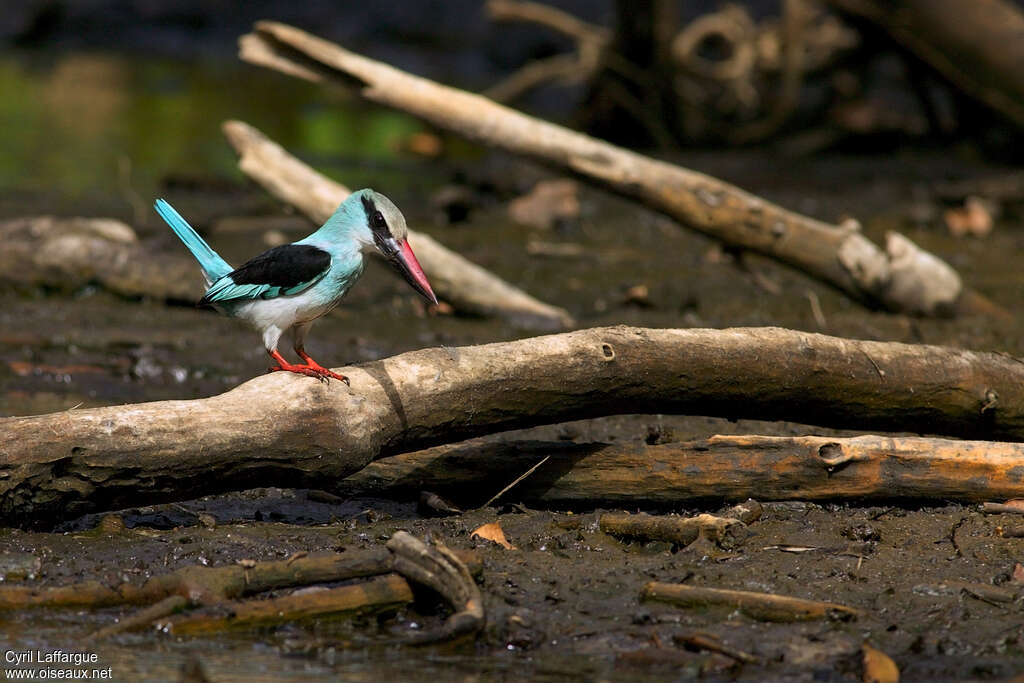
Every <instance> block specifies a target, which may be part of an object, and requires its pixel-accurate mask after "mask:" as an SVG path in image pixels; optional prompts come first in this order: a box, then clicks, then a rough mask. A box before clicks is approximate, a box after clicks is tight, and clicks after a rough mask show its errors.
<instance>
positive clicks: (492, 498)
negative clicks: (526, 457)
mask: <svg viewBox="0 0 1024 683" xmlns="http://www.w3.org/2000/svg"><path fill="white" fill-rule="evenodd" d="M550 457H551V456H550V455H545V456H544V457H543V458H541V459H540V461H539V462H538V463H537V464H536V465H534V466H533V467H531V468H530V469H528V470H526V471H525V472H523V473H522V474H521V475H520V476H519V477H517V478H516V480H515V481H513V482H512V483H511V484H509V485H508V486H506V487H505V488H503V489H502V490H500V491H498V492H497V493H495V494H494V495H493V496H491V498H490V500H488V501H487V502H486V503H484V504H483V505H482V506H481V507H490V505H491V503H493V502H494V501H496V500H498V499H499V498H501V497H502V496H503V495H504V494H505V493H506V492H508V490H509V489H511V488H512V487H513V486H515V485H516V484H518V483H519V482H521V481H522V480H523V479H526V478H527V477H528V476H530V475H531V474H533V473H534V472H536V471H537V468H538V467H540V466H541V465H543V464H544V463H546V462H547V461H548V458H550Z"/></svg>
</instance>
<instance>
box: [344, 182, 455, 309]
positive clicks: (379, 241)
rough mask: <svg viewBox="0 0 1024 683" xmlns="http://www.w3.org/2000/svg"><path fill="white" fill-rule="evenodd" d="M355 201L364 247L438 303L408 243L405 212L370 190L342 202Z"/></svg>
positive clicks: (353, 211)
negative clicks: (371, 249)
mask: <svg viewBox="0 0 1024 683" xmlns="http://www.w3.org/2000/svg"><path fill="white" fill-rule="evenodd" d="M349 202H352V203H353V204H354V203H355V202H358V205H356V206H354V207H353V210H352V214H354V215H355V216H356V217H357V220H359V221H360V222H361V223H362V225H361V226H360V230H359V231H358V232H359V235H360V241H361V242H363V243H364V245H365V246H366V247H367V248H375V249H377V251H379V252H380V253H381V254H382V255H383V256H384V258H386V259H387V261H388V263H390V264H391V266H392V267H393V268H394V269H395V270H397V271H398V272H399V273H400V274H401V275H402V277H404V278H405V280H406V282H408V283H409V284H410V285H412V288H413V289H415V290H416V291H417V292H419V293H420V294H422V295H423V298H425V299H426V300H427V301H429V302H431V303H432V304H437V297H436V296H434V290H432V289H431V288H430V282H428V281H427V276H426V275H424V274H423V269H422V268H421V267H420V263H419V261H417V260H416V254H414V253H413V251H412V247H410V246H409V240H408V234H409V228H408V227H406V225H405V216H403V215H402V212H401V211H399V210H398V207H397V206H395V205H394V203H393V202H392V201H391V200H390V199H388V198H387V197H385V196H384V195H382V194H380V193H379V192H374V191H373V190H359V191H358V192H354V193H353V194H352V196H351V197H349V198H348V199H347V200H346V202H345V203H349ZM363 228H365V229H363Z"/></svg>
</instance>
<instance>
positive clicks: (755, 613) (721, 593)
mask: <svg viewBox="0 0 1024 683" xmlns="http://www.w3.org/2000/svg"><path fill="white" fill-rule="evenodd" d="M640 599H641V600H643V601H651V602H667V603H669V604H671V605H675V606H677V607H708V606H715V605H722V606H726V607H732V608H735V609H738V610H740V611H741V612H743V613H744V614H746V615H747V616H748V617H751V618H753V619H758V620H760V621H805V620H808V619H823V618H825V617H838V618H845V619H849V618H853V617H857V616H858V615H859V614H860V612H858V611H857V610H855V609H853V608H852V607H847V606H846V605H839V604H836V603H834V602H820V601H818V600H805V599H803V598H793V597H790V596H788V595H773V594H770V593H755V592H753V591H735V590H726V589H722V588H705V587H703V586H688V585H684V584H678V583H661V582H658V581H651V582H649V583H646V584H644V587H643V590H642V591H641V593H640Z"/></svg>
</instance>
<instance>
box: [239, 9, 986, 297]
mask: <svg viewBox="0 0 1024 683" xmlns="http://www.w3.org/2000/svg"><path fill="white" fill-rule="evenodd" d="M239 44H240V56H241V58H242V59H243V60H246V61H249V62H252V63H254V64H259V65H262V66H266V67H268V68H272V69H276V70H279V71H282V72H284V73H288V74H291V75H294V76H298V77H301V78H306V79H308V80H312V81H315V82H333V83H338V84H341V85H344V86H353V85H356V86H357V87H359V89H360V92H361V93H362V95H363V96H364V97H366V98H367V99H369V100H372V101H374V102H377V103H380V104H384V105H387V106H391V107H395V108H397V109H401V110H403V111H407V112H409V113H411V114H413V115H415V116H419V117H420V118H423V119H425V120H426V121H429V122H430V123H432V124H434V125H436V126H439V127H442V128H446V129H448V130H452V131H455V132H456V133H459V134H461V135H464V136H466V137H468V138H470V139H472V140H475V141H477V142H480V143H483V144H486V145H491V146H494V147H498V148H501V149H505V150H507V151H510V152H513V153H515V154H521V155H524V156H528V157H532V158H535V159H539V160H541V161H544V162H546V163H549V164H553V165H555V166H557V167H561V168H564V169H566V170H568V171H571V172H573V173H576V174H578V175H580V176H582V177H584V178H586V179H589V180H591V181H593V182H595V183H597V184H599V185H602V186H604V187H606V188H608V189H610V190H613V191H615V192H617V193H619V194H622V195H625V196H627V197H631V198H633V199H636V200H638V201H640V202H641V203H643V204H645V205H647V206H649V207H651V208H653V209H655V210H657V211H660V212H662V213H664V214H666V215H668V216H670V217H672V218H674V219H676V220H677V221H679V222H680V223H682V224H683V225H686V226H688V227H691V228H693V229H696V230H698V231H700V232H702V233H704V234H706V235H709V236H711V237H713V238H715V239H719V240H721V241H722V242H724V243H726V244H729V245H731V246H734V247H738V248H742V249H747V250H750V251H754V252H757V253H760V254H763V255H765V256H768V257H771V258H774V259H776V260H778V261H780V262H782V263H785V264H787V265H790V266H792V267H794V268H796V269H798V270H801V271H803V272H804V273H807V274H808V275H810V276H812V277H814V278H817V279H819V280H821V281H823V282H826V283H828V284H830V285H832V286H833V287H835V288H837V289H839V290H840V291H842V292H844V293H846V294H847V295H849V296H850V297H852V298H854V299H855V300H857V301H860V302H862V303H864V304H866V305H868V306H872V307H876V308H883V309H887V310H891V311H900V312H905V313H912V314H920V315H947V314H949V313H950V312H953V311H956V310H957V309H958V307H966V308H968V309H970V310H975V309H977V310H986V307H985V306H984V305H983V304H984V303H985V302H984V300H982V299H979V297H980V295H977V293H975V292H967V291H965V290H964V288H963V286H962V284H961V283H960V281H959V277H958V276H956V273H955V271H953V270H952V269H951V268H950V267H949V266H948V265H947V264H945V263H944V262H942V261H941V260H940V259H938V258H937V257H934V256H932V257H931V258H930V259H923V258H912V259H906V260H899V262H898V263H894V261H897V260H898V256H899V254H895V255H894V254H892V253H890V252H891V249H887V250H886V251H883V250H882V249H880V248H879V247H878V246H876V245H875V244H874V243H872V242H871V241H870V240H868V239H867V238H865V237H864V236H863V235H862V234H860V232H859V231H857V230H855V229H850V228H849V227H848V226H841V225H832V224H829V223H826V222H824V221H820V220H817V219H814V218H810V217H807V216H803V215H800V214H798V213H795V212H793V211H788V210H786V209H783V208H782V207H779V206H777V205H775V204H772V203H771V202H768V201H765V200H764V199H761V198H760V197H757V196H755V195H752V194H750V193H748V192H745V191H744V190H741V189H740V188H738V187H735V186H733V185H730V184H728V183H725V182H722V181H721V180H718V179H716V178H713V177H711V176H707V175H704V174H702V173H697V172H695V171H691V170H689V169H686V168H683V167H680V166H675V165H672V164H669V163H666V162H663V161H658V160H655V159H651V158H649V157H645V156H643V155H641V154H637V153H635V152H631V151H629V150H626V149H623V148H620V147H616V146H614V145H611V144H608V143H606V142H603V141H601V140H597V139H594V138H591V137H588V136H586V135H583V134H581V133H577V132H575V131H572V130H569V129H567V128H564V127H561V126H558V125H555V124H552V123H548V122H546V121H542V120H539V119H535V118H533V117H530V116H527V115H525V114H523V113H521V112H518V111H515V110H513V109H510V108H508V107H505V106H502V105H500V104H497V103H495V102H492V101H491V100H488V99H486V98H484V97H481V96H479V95H474V94H472V93H469V92H465V91H463V90H459V89H457V88H451V87H447V86H444V85H440V84H438V83H435V82H433V81H430V80H428V79H425V78H420V77H417V76H413V75H411V74H408V73H405V72H403V71H400V70H398V69H395V68H393V67H390V66H388V65H386V64H383V63H381V62H377V61H374V60H372V59H368V58H366V57H362V56H360V55H357V54H355V53H352V52H349V51H347V50H345V49H343V48H341V47H339V46H337V45H335V44H333V43H330V42H328V41H325V40H322V39H320V38H317V37H316V36H313V35H310V34H308V33H306V32H304V31H301V30H299V29H296V28H293V27H291V26H287V25H285V24H280V23H275V22H267V21H264V22H259V23H257V24H256V31H255V32H254V33H251V34H248V35H246V36H243V37H242V39H241V40H240V43H239ZM902 240H903V242H901V246H900V248H899V249H898V251H900V252H901V253H902V251H901V250H904V247H905V244H909V240H906V238H902ZM933 282H934V283H937V284H933ZM922 292H926V294H922ZM965 294H970V296H964V295H965Z"/></svg>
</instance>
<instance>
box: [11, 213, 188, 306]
mask: <svg viewBox="0 0 1024 683" xmlns="http://www.w3.org/2000/svg"><path fill="white" fill-rule="evenodd" d="M0 243H2V244H3V245H4V247H3V249H0V282H8V283H10V284H14V285H37V286H38V285H41V286H44V287H48V288H54V289H60V290H64V291H73V290H76V289H79V288H81V287H84V286H86V285H89V284H97V285H100V286H102V287H104V288H105V289H108V290H110V291H112V292H114V293H116V294H121V295H123V296H130V297H143V296H145V297H156V298H161V299H171V300H176V301H196V300H198V299H199V297H200V296H202V294H203V290H202V288H201V287H200V284H201V283H200V279H199V277H198V276H197V274H196V265H195V261H194V260H193V259H192V258H189V257H186V256H184V255H180V254H154V253H153V252H150V251H148V250H147V249H145V248H144V247H143V246H142V245H141V244H139V240H138V237H137V236H136V234H135V231H134V230H132V229H131V228H130V227H129V226H127V225H125V224H124V223H122V222H121V221H118V220H114V219H112V218H56V217H54V216H32V217H26V218H15V219H12V220H8V221H3V222H0Z"/></svg>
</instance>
